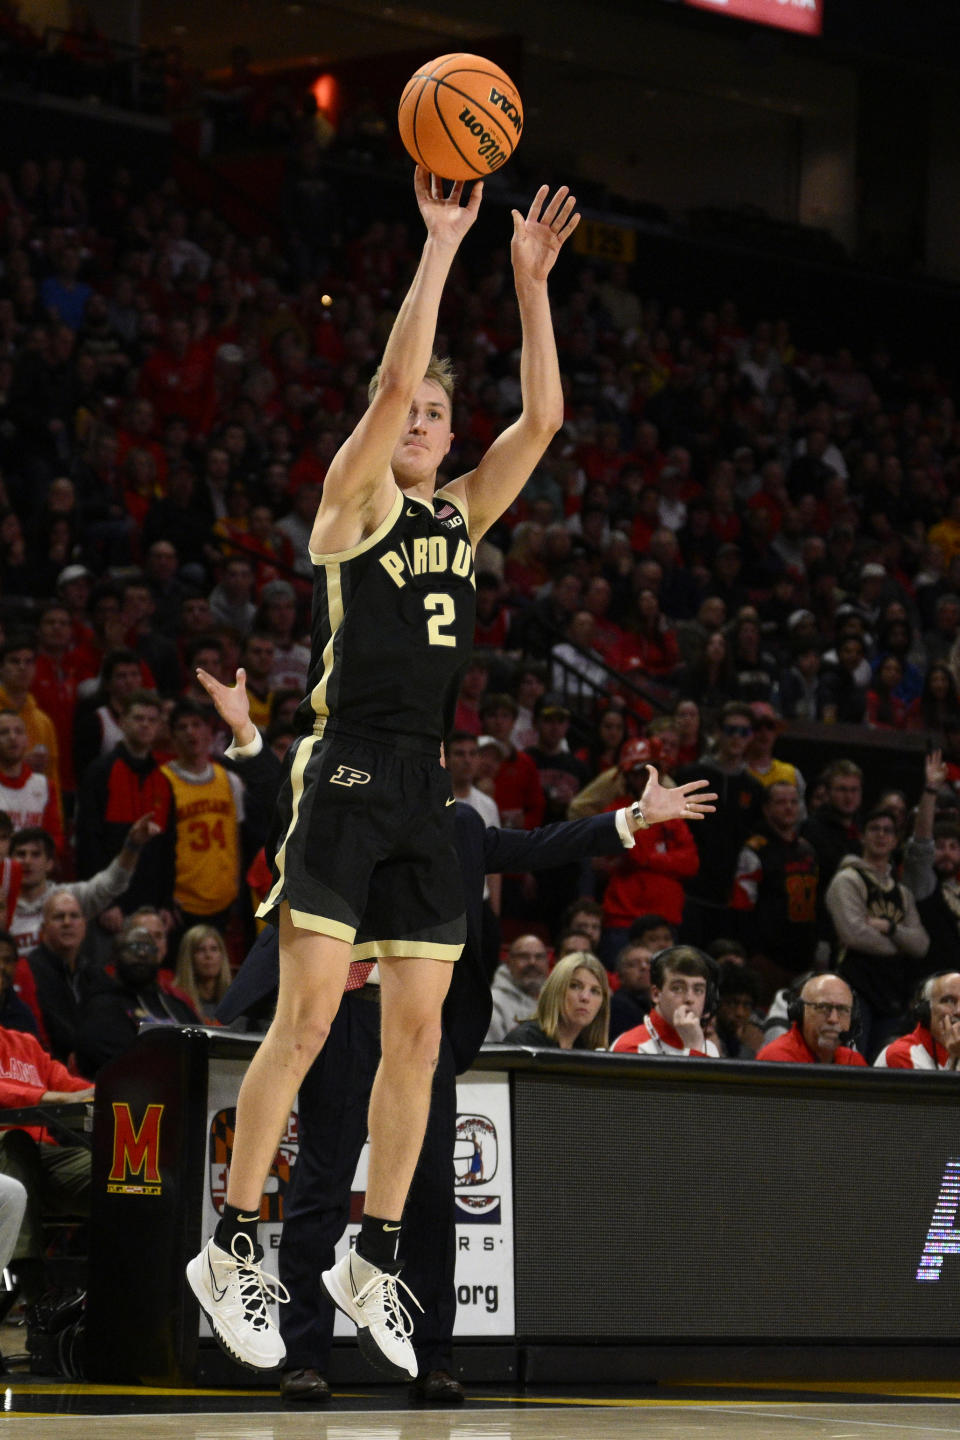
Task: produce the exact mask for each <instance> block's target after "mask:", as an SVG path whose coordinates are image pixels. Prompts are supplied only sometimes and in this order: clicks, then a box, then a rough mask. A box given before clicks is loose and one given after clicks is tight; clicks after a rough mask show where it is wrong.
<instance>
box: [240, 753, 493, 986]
mask: <svg viewBox="0 0 960 1440" xmlns="http://www.w3.org/2000/svg"><path fill="white" fill-rule="evenodd" d="M453 816H454V801H453V796H452V795H451V792H450V778H449V776H448V775H447V773H446V771H445V770H444V769H443V767H442V766H441V765H440V763H439V761H438V760H437V759H436V757H434V756H430V755H425V754H410V753H405V752H403V751H401V750H398V749H395V748H394V747H393V746H392V745H390V744H389V743H381V742H379V741H376V740H370V739H367V738H362V739H361V738H357V737H355V736H352V735H345V734H343V733H342V732H338V733H336V734H333V735H331V734H329V733H326V734H324V735H323V736H319V737H318V736H316V735H305V736H302V737H301V738H300V739H299V740H297V741H296V742H295V745H294V746H293V747H292V749H291V755H290V763H289V764H288V768H287V770H286V774H285V778H284V781H283V784H282V786H281V790H280V794H279V796H278V798H277V811H276V815H275V819H274V828H273V832H272V838H273V841H274V843H275V846H276V854H275V858H274V860H273V885H272V887H271V889H270V892H269V894H268V895H267V897H266V899H265V900H264V902H263V904H262V905H261V906H260V908H259V910H258V911H257V914H258V915H259V916H260V917H261V918H262V919H265V920H271V919H272V920H274V921H275V920H276V916H275V914H274V911H275V910H276V908H277V906H278V905H280V904H281V903H282V902H283V901H284V900H285V901H286V902H287V904H288V905H289V906H290V916H291V919H292V920H293V923H294V924H295V925H297V926H300V927H301V928H303V929H307V930H316V931H317V932H318V933H319V934H321V935H332V936H334V937H335V938H336V939H339V940H346V941H348V942H350V943H351V944H352V945H353V946H354V951H353V956H352V958H353V959H354V960H376V959H380V958H393V957H402V956H421V957H424V958H426V959H435V960H449V961H453V960H456V959H457V958H458V957H459V955H460V951H461V950H462V948H463V942H464V939H465V936H466V921H465V918H464V906H463V884H462V880H461V871H460V862H459V859H458V857H457V850H456V844H455V831H454V820H453ZM267 853H268V855H269V853H270V850H269V847H268V852H267Z"/></svg>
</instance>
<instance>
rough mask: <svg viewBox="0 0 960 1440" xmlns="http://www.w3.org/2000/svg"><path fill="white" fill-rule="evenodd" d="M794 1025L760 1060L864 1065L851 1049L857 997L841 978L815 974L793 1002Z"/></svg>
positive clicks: (766, 1048)
mask: <svg viewBox="0 0 960 1440" xmlns="http://www.w3.org/2000/svg"><path fill="white" fill-rule="evenodd" d="M787 1018H788V1020H789V1021H790V1022H791V1023H790V1029H789V1030H788V1031H787V1033H786V1034H785V1035H780V1036H779V1037H778V1038H777V1039H776V1040H771V1041H770V1044H769V1045H764V1047H763V1049H762V1050H760V1051H759V1052H758V1054H757V1059H758V1060H781V1061H786V1062H787V1063H789V1064H793V1065H865V1064H866V1063H867V1062H866V1061H865V1060H864V1058H863V1056H862V1055H861V1054H859V1052H858V1051H856V1050H854V1049H852V1048H851V1047H850V1044H849V1043H848V1042H849V1040H851V1039H852V1038H853V1036H852V1034H851V1032H852V1030H853V1029H854V1024H853V1022H854V998H853V991H852V990H851V989H850V986H849V985H848V984H847V982H846V980H841V979H840V976H839V975H813V976H811V978H810V979H809V980H808V981H807V983H806V984H805V985H804V987H803V989H802V990H801V991H800V994H799V995H798V997H797V999H796V1000H794V1001H792V1002H791V1005H790V1008H789V1010H788V1011H787Z"/></svg>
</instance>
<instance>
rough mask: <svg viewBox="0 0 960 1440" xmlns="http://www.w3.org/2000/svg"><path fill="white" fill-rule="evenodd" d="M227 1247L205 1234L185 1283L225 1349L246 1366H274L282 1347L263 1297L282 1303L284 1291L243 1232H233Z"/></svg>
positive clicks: (282, 1356) (284, 1351) (280, 1360)
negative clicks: (217, 1243) (188, 1284)
mask: <svg viewBox="0 0 960 1440" xmlns="http://www.w3.org/2000/svg"><path fill="white" fill-rule="evenodd" d="M231 1251H232V1253H231ZM231 1251H227V1250H222V1249H221V1248H220V1246H219V1245H216V1244H214V1242H213V1241H212V1240H208V1241H207V1244H206V1245H205V1246H204V1247H203V1249H202V1250H201V1251H200V1254H199V1255H197V1256H195V1257H194V1259H192V1260H191V1261H190V1263H189V1265H188V1266H187V1280H188V1281H189V1283H190V1289H191V1290H192V1291H193V1293H194V1295H196V1297H197V1299H198V1300H199V1302H200V1308H201V1310H202V1311H203V1313H204V1315H206V1317H207V1319H208V1320H209V1321H210V1326H211V1328H212V1330H213V1333H214V1335H215V1336H216V1337H217V1340H218V1341H219V1342H220V1345H221V1346H222V1348H223V1349H224V1350H225V1351H226V1352H227V1354H228V1355H231V1356H232V1357H233V1359H234V1360H239V1362H240V1364H241V1365H246V1366H248V1367H249V1368H250V1369H251V1370H275V1369H276V1367H277V1366H278V1365H282V1364H283V1362H284V1360H285V1359H286V1354H287V1349H286V1346H285V1345H284V1343H283V1341H282V1340H281V1338H280V1332H279V1331H278V1329H277V1327H276V1324H275V1322H274V1320H273V1319H272V1317H271V1315H270V1312H269V1309H268V1305H267V1302H268V1301H269V1300H276V1301H280V1302H281V1303H285V1302H286V1301H287V1300H289V1299H290V1296H289V1295H288V1293H287V1291H286V1289H285V1287H284V1286H283V1285H281V1283H280V1281H279V1280H278V1279H277V1278H276V1276H275V1275H267V1274H265V1273H264V1271H263V1270H262V1269H261V1267H260V1261H261V1260H262V1259H263V1251H262V1250H261V1248H260V1246H259V1245H257V1246H254V1245H253V1244H252V1243H251V1241H250V1240H249V1238H248V1237H247V1236H246V1235H243V1234H240V1235H235V1236H234V1238H233V1243H232V1246H231Z"/></svg>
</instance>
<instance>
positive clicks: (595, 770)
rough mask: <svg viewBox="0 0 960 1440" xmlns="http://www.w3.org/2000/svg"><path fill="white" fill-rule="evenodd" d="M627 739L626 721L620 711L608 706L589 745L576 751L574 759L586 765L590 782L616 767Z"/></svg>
mask: <svg viewBox="0 0 960 1440" xmlns="http://www.w3.org/2000/svg"><path fill="white" fill-rule="evenodd" d="M626 738H627V719H626V716H625V715H624V713H623V711H622V710H618V709H616V707H615V706H613V705H610V706H608V707H607V709H606V710H604V712H603V714H602V715H601V716H600V719H599V722H598V723H597V728H596V731H595V733H594V735H593V737H592V739H591V741H590V743H589V745H584V746H583V748H582V749H581V750H578V751H577V756H576V758H577V759H578V760H580V761H582V762H583V764H584V765H586V767H587V769H588V770H589V771H590V778H591V780H592V779H593V777H594V776H595V775H599V774H600V773H601V771H603V770H609V769H610V766H611V765H616V763H617V757H618V756H619V754H620V746H621V745H622V744H623V742H624V740H626Z"/></svg>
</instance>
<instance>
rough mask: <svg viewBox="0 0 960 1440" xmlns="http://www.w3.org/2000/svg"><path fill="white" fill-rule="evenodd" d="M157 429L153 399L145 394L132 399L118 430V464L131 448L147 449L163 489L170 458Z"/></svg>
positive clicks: (121, 463)
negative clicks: (160, 440)
mask: <svg viewBox="0 0 960 1440" xmlns="http://www.w3.org/2000/svg"><path fill="white" fill-rule="evenodd" d="M177 418H179V417H177ZM156 430H157V417H156V411H155V410H154V407H153V404H152V403H151V401H149V400H147V399H146V398H145V397H143V396H140V397H139V398H138V399H136V400H132V401H131V402H130V405H129V407H128V409H127V413H126V416H125V417H124V423H123V425H122V426H121V428H120V429H119V430H118V431H117V464H118V465H121V466H122V465H123V464H124V462H125V460H126V458H127V456H128V455H129V453H130V451H131V450H143V451H145V452H146V453H147V454H148V455H150V456H151V457H152V459H153V463H154V474H155V478H156V481H157V484H158V485H159V486H160V488H161V490H162V489H163V487H164V486H165V485H166V483H167V465H168V463H169V460H168V456H167V452H166V450H165V449H164V448H163V446H162V445H161V444H160V443H159V441H158V440H157V439H156Z"/></svg>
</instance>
